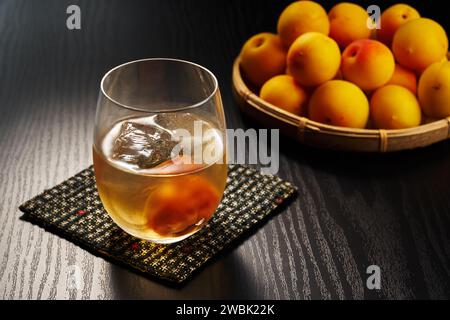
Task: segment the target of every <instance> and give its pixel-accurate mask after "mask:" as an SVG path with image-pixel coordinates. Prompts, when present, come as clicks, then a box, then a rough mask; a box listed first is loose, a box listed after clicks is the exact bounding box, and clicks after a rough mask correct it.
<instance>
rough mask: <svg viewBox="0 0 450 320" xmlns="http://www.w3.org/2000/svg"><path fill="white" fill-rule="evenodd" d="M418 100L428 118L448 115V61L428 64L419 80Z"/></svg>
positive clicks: (449, 102)
mask: <svg viewBox="0 0 450 320" xmlns="http://www.w3.org/2000/svg"><path fill="white" fill-rule="evenodd" d="M418 91H419V101H420V104H421V106H422V109H423V112H424V113H425V114H426V115H427V116H428V117H430V118H439V119H440V118H446V117H450V62H449V61H444V62H437V63H434V64H432V65H431V66H429V67H428V68H427V69H426V70H425V71H424V72H423V74H422V76H421V77H420V80H419V90H418Z"/></svg>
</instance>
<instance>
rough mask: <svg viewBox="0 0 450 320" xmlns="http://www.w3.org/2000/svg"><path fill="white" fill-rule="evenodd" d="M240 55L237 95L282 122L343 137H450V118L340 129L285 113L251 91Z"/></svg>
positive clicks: (235, 80) (235, 72)
mask: <svg viewBox="0 0 450 320" xmlns="http://www.w3.org/2000/svg"><path fill="white" fill-rule="evenodd" d="M240 60H241V57H240V55H239V56H237V57H236V59H235V61H234V63H233V75H232V81H233V86H234V88H235V90H236V91H237V93H238V94H239V95H240V96H241V97H242V98H243V99H244V100H245V101H246V102H247V103H249V104H250V105H251V106H252V107H254V108H256V109H259V110H260V111H262V112H264V113H266V114H268V115H270V116H272V117H274V118H277V119H278V120H280V121H283V122H285V123H288V124H291V125H294V126H297V127H298V126H300V125H301V126H305V127H306V126H307V127H308V129H312V130H317V131H324V132H330V133H334V134H342V135H357V136H367V137H377V138H378V137H379V136H380V132H383V133H385V134H387V135H388V136H390V137H394V136H395V137H400V136H411V135H415V134H420V133H426V132H429V131H433V130H437V129H442V128H448V130H449V136H450V117H447V118H444V119H440V120H436V121H432V122H429V123H425V124H421V125H420V126H417V127H412V128H407V129H358V128H347V127H338V126H334V125H328V124H324V123H320V122H316V121H313V120H311V119H309V118H307V117H303V116H298V115H295V114H293V113H290V112H288V111H285V110H283V109H281V108H279V107H277V106H275V105H273V104H271V103H269V102H266V101H264V100H263V99H261V98H260V97H259V96H258V95H257V94H256V93H254V92H253V91H252V90H250V89H249V88H248V86H247V84H246V83H245V81H244V79H243V78H242V75H241V70H240Z"/></svg>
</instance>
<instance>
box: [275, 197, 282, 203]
mask: <svg viewBox="0 0 450 320" xmlns="http://www.w3.org/2000/svg"><path fill="white" fill-rule="evenodd" d="M275 202H276V203H278V204H281V203H282V202H283V198H277V199H275Z"/></svg>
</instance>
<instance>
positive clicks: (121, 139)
mask: <svg viewBox="0 0 450 320" xmlns="http://www.w3.org/2000/svg"><path fill="white" fill-rule="evenodd" d="M176 144H177V142H176V141H172V136H171V134H170V132H169V131H166V130H164V129H163V128H161V127H158V126H156V125H152V124H141V123H136V122H131V121H125V122H123V123H122V126H121V128H120V132H119V134H118V136H117V137H116V139H115V141H114V144H113V150H112V158H113V159H114V160H117V161H123V162H126V163H128V164H133V165H136V166H138V167H139V168H140V169H149V168H152V167H155V166H157V165H158V164H160V163H162V162H164V161H166V160H169V159H170V158H171V151H172V149H173V148H174V147H175V145H176Z"/></svg>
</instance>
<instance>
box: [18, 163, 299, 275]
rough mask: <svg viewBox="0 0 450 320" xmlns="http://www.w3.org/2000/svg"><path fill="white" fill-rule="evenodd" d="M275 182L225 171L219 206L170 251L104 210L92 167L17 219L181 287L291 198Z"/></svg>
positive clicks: (242, 170)
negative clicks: (130, 230) (126, 229)
mask: <svg viewBox="0 0 450 320" xmlns="http://www.w3.org/2000/svg"><path fill="white" fill-rule="evenodd" d="M295 190H296V189H295V187H294V186H292V185H291V184H290V183H289V182H286V181H283V180H281V179H280V178H278V177H275V176H270V175H262V174H260V173H259V172H257V171H255V170H253V169H250V168H247V167H244V166H240V165H233V166H230V167H229V174H228V184H227V187H226V189H225V193H224V196H223V199H222V202H221V204H220V205H219V207H218V209H217V211H216V213H215V214H214V216H213V218H211V220H210V221H209V223H208V224H207V225H206V226H205V227H204V228H203V229H202V230H200V231H199V232H197V233H196V234H194V235H193V236H191V237H189V238H187V239H185V240H183V241H181V242H178V243H174V244H170V245H160V244H154V243H150V242H147V241H143V240H140V239H137V238H135V237H133V236H131V235H129V234H127V233H125V232H124V231H122V229H120V228H119V227H118V226H117V225H116V224H115V223H114V222H113V221H112V220H111V218H110V217H109V216H108V214H107V213H106V211H105V210H104V208H103V206H102V203H101V202H100V198H99V197H98V193H97V188H96V185H95V178H94V172H93V168H92V166H91V167H89V168H87V169H85V170H83V171H81V172H80V173H78V174H76V175H75V176H73V177H72V178H70V179H68V180H66V181H64V182H63V183H61V184H59V185H57V186H55V187H53V188H52V189H49V190H46V191H44V192H43V193H42V194H40V195H38V196H36V197H35V198H33V199H31V200H29V201H27V202H25V203H24V204H23V205H21V206H20V210H21V211H23V212H24V215H23V216H22V219H24V220H27V221H30V222H32V223H35V224H38V225H40V226H42V227H44V228H46V229H47V230H49V231H52V232H54V233H56V234H58V235H61V236H63V237H65V238H67V239H68V240H70V241H72V242H74V243H76V244H78V245H81V246H82V247H83V248H85V249H87V250H89V251H91V252H92V253H94V254H97V255H100V256H103V257H105V258H108V259H109V260H112V261H114V262H116V263H119V264H121V265H125V266H128V267H130V268H132V269H135V270H137V271H140V272H143V273H145V274H147V275H151V276H156V277H158V278H162V279H165V280H169V281H173V282H183V281H184V280H186V279H187V278H188V277H189V275H190V274H192V272H194V271H195V270H196V269H198V268H199V267H200V266H202V265H203V264H204V263H205V262H206V261H207V260H209V259H210V258H212V257H213V256H214V255H216V254H217V253H218V252H220V251H221V250H222V249H223V248H224V247H226V246H227V245H229V244H230V243H232V242H233V241H235V240H236V239H237V238H239V237H240V236H242V235H243V233H244V232H245V231H246V230H248V229H250V228H251V227H252V226H253V225H255V224H257V223H258V222H260V221H261V220H263V219H264V218H265V217H266V216H268V215H269V214H270V213H271V212H273V211H274V209H275V208H276V207H278V206H279V205H280V204H281V203H282V202H283V201H285V200H286V199H287V198H289V197H290V196H291V195H293V194H294V193H295Z"/></svg>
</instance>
